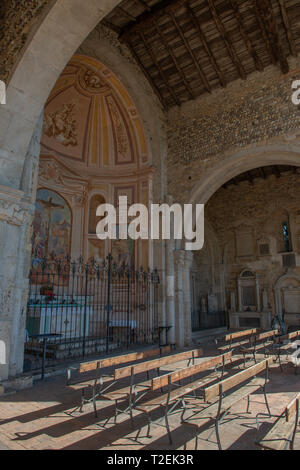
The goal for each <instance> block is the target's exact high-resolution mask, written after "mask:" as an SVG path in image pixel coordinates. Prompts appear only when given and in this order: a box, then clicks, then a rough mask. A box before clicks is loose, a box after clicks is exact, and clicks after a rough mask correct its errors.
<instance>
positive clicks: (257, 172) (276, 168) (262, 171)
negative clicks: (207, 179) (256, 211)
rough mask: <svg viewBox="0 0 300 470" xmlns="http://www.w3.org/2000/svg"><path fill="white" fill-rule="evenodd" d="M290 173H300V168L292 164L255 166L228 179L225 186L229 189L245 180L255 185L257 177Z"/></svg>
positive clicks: (277, 176) (279, 175)
mask: <svg viewBox="0 0 300 470" xmlns="http://www.w3.org/2000/svg"><path fill="white" fill-rule="evenodd" d="M288 174H297V175H300V168H299V167H296V166H291V165H269V166H263V167H260V168H255V169H253V170H249V171H246V172H245V173H241V174H240V175H238V176H236V177H235V178H232V179H231V180H230V181H227V183H225V184H224V185H223V188H225V189H227V188H228V187H229V186H230V185H235V186H237V185H238V184H239V183H242V182H243V181H248V182H249V183H250V184H251V186H253V185H254V183H255V180H256V179H264V180H266V179H267V178H269V176H271V175H273V176H276V178H280V177H281V176H285V175H288Z"/></svg>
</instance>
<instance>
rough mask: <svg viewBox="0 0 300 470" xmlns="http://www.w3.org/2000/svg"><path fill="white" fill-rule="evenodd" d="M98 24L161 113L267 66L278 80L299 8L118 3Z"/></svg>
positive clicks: (266, 1) (293, 44)
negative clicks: (137, 70)
mask: <svg viewBox="0 0 300 470" xmlns="http://www.w3.org/2000/svg"><path fill="white" fill-rule="evenodd" d="M103 23H104V24H105V25H106V26H108V27H110V28H111V29H113V30H114V31H117V32H118V34H119V38H120V40H122V41H124V42H125V43H126V44H127V45H128V47H129V48H130V50H131V52H132V54H133V56H134V57H135V59H136V61H137V63H138V64H139V66H140V67H141V69H142V71H143V72H144V74H145V75H146V77H147V79H148V80H149V82H150V84H151V86H152V88H153V90H154V91H155V93H156V94H157V96H158V98H159V99H160V101H161V103H162V105H163V106H164V108H170V107H172V106H174V105H180V104H181V103H183V102H185V101H187V100H190V99H194V98H196V97H198V96H200V95H202V94H204V93H211V92H212V91H213V90H214V89H215V88H217V87H220V86H221V87H226V85H227V84H228V83H229V82H232V81H234V80H236V79H238V78H241V79H243V80H245V79H246V78H247V76H248V75H249V74H251V73H253V72H254V71H256V70H259V71H263V70H264V68H265V67H267V66H268V65H271V64H273V65H276V66H278V67H280V69H281V71H282V73H283V74H286V73H288V71H289V65H288V60H287V59H288V57H289V56H291V55H292V56H296V55H297V53H298V52H299V50H300V0H188V1H187V0H123V1H122V2H121V3H120V4H119V6H118V7H116V8H115V9H114V10H113V11H112V12H111V13H110V14H109V15H108V16H107V17H106V18H105V19H104V20H103Z"/></svg>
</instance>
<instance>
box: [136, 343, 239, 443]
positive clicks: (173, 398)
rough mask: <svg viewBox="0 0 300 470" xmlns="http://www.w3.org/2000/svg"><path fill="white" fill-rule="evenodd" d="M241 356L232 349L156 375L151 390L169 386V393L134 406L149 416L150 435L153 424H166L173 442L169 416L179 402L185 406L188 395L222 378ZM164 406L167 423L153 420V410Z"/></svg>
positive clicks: (155, 390)
mask: <svg viewBox="0 0 300 470" xmlns="http://www.w3.org/2000/svg"><path fill="white" fill-rule="evenodd" d="M238 360H239V358H232V351H230V352H228V353H225V354H223V355H220V356H215V357H213V358H210V359H207V360H205V361H203V362H201V363H199V364H197V365H194V366H190V367H187V368H185V369H181V370H179V371H175V372H171V373H169V374H166V375H163V376H161V377H156V378H155V379H152V383H151V387H150V388H149V392H150V391H151V392H157V390H158V389H162V388H163V387H166V386H167V387H168V391H167V393H161V394H160V395H158V396H155V397H154V398H151V399H150V400H148V401H146V402H143V403H142V404H135V405H134V408H135V409H136V410H138V411H141V412H143V413H145V414H147V416H148V436H149V434H150V427H151V424H156V425H159V426H164V427H165V428H166V429H167V432H168V436H169V441H170V444H172V436H171V431H170V426H169V422H168V417H169V416H170V414H172V412H173V411H174V409H175V408H177V406H178V405H179V404H182V405H183V407H184V408H185V402H184V400H185V399H186V397H187V396H189V395H193V396H196V395H195V392H196V391H198V392H199V391H200V390H201V389H202V388H204V387H205V386H206V385H207V384H209V383H212V382H213V381H215V380H220V379H221V378H222V377H224V375H225V373H226V372H225V366H227V365H228V364H232V363H233V362H234V361H238ZM218 367H221V368H222V371H221V373H218V372H217V369H218ZM212 368H214V372H211V373H209V374H208V375H205V376H204V377H202V378H199V379H196V380H194V381H191V382H190V383H189V384H187V385H180V384H179V385H178V382H180V381H182V380H184V379H187V378H189V379H191V378H192V376H195V375H197V374H199V373H201V372H206V371H209V370H210V369H212ZM161 407H162V408H164V411H165V414H164V417H163V418H162V419H164V421H165V425H163V424H161V423H159V422H155V423H152V421H151V415H150V414H151V412H152V411H154V410H155V409H157V408H161Z"/></svg>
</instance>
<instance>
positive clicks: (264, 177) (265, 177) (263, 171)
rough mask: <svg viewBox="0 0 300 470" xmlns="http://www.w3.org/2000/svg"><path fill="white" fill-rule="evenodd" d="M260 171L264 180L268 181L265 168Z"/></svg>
mask: <svg viewBox="0 0 300 470" xmlns="http://www.w3.org/2000/svg"><path fill="white" fill-rule="evenodd" d="M259 170H260V173H261V175H262V177H263V179H264V180H266V179H267V175H266V172H265V170H264V169H263V167H261V168H260V169H259Z"/></svg>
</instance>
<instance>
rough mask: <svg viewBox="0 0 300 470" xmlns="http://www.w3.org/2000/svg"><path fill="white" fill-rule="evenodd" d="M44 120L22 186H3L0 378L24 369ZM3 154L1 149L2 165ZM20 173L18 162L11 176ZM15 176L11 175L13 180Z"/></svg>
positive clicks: (0, 196)
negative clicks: (0, 348)
mask: <svg viewBox="0 0 300 470" xmlns="http://www.w3.org/2000/svg"><path fill="white" fill-rule="evenodd" d="M42 122H43V116H41V117H40V119H39V122H38V124H37V127H36V130H35V132H34V135H33V136H32V139H31V142H30V145H29V148H28V152H27V154H26V157H25V160H24V166H23V171H22V175H21V178H20V181H19V186H18V188H14V187H11V185H8V186H0V341H2V342H3V343H4V345H5V350H6V358H5V364H3V363H2V362H4V361H1V358H0V382H5V380H7V379H8V378H14V377H16V376H17V375H19V374H21V373H22V372H23V362H24V343H25V326H26V313H27V297H28V289H29V283H28V275H29V269H30V264H31V239H32V221H33V217H34V211H35V205H34V203H35V197H36V188H37V179H38V162H39V155H40V140H41V132H42ZM1 155H2V153H1V151H0V167H1V168H2V166H1V165H2V163H3V160H2V159H1ZM3 168H5V164H4V167H3ZM12 170H13V167H12ZM3 173H4V172H3ZM17 173H18V165H17V164H16V165H15V172H13V171H12V175H11V176H15V174H17ZM14 180H15V178H8V181H9V182H12V181H14ZM3 343H2V345H3Z"/></svg>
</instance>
